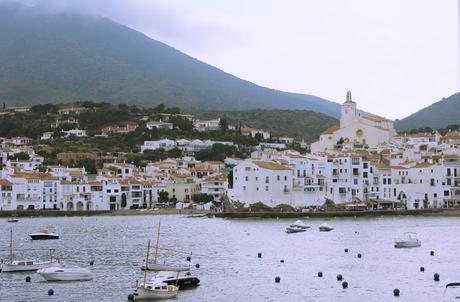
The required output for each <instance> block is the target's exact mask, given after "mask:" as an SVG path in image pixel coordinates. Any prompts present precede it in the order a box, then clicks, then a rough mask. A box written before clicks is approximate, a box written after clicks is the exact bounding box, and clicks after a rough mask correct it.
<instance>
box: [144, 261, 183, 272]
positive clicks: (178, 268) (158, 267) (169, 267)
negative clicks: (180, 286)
mask: <svg viewBox="0 0 460 302" xmlns="http://www.w3.org/2000/svg"><path fill="white" fill-rule="evenodd" d="M141 270H145V265H143V266H142V267H141ZM147 270H149V271H157V272H158V271H167V272H184V271H188V270H190V267H188V266H174V265H167V264H157V263H152V264H149V265H148V266H147Z"/></svg>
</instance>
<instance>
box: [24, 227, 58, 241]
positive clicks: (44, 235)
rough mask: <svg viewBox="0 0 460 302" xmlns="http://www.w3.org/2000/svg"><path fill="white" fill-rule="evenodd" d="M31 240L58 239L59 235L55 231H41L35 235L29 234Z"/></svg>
mask: <svg viewBox="0 0 460 302" xmlns="http://www.w3.org/2000/svg"><path fill="white" fill-rule="evenodd" d="M29 236H30V238H31V239H32V240H45V239H59V235H58V234H57V233H56V232H55V231H50V230H48V229H43V230H40V231H38V232H35V233H31V234H29Z"/></svg>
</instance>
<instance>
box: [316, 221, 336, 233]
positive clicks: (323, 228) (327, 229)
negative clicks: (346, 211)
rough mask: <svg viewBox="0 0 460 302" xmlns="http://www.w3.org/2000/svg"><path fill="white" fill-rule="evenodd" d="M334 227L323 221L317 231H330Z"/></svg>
mask: <svg viewBox="0 0 460 302" xmlns="http://www.w3.org/2000/svg"><path fill="white" fill-rule="evenodd" d="M333 229H334V228H333V227H331V226H330V225H328V224H327V223H323V224H322V225H320V226H319V231H320V232H330V231H332V230H333Z"/></svg>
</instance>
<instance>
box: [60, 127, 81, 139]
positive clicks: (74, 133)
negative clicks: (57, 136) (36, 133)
mask: <svg viewBox="0 0 460 302" xmlns="http://www.w3.org/2000/svg"><path fill="white" fill-rule="evenodd" d="M62 132H63V133H65V137H69V136H76V137H85V136H86V130H82V129H78V128H75V129H70V130H67V131H62Z"/></svg>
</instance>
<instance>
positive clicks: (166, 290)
mask: <svg viewBox="0 0 460 302" xmlns="http://www.w3.org/2000/svg"><path fill="white" fill-rule="evenodd" d="M178 291H179V288H178V287H177V286H175V285H168V284H166V283H147V284H146V285H145V286H141V287H136V289H135V290H134V293H133V296H134V300H156V299H170V298H174V297H176V296H177V292H178Z"/></svg>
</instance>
